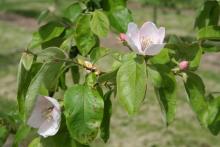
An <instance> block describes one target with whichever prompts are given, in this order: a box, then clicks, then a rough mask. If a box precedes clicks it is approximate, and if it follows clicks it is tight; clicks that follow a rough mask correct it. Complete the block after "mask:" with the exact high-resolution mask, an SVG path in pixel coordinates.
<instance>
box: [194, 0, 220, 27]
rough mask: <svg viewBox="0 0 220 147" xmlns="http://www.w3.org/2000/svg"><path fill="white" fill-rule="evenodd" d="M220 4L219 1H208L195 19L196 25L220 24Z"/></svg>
mask: <svg viewBox="0 0 220 147" xmlns="http://www.w3.org/2000/svg"><path fill="white" fill-rule="evenodd" d="M219 13H220V5H219V3H218V2H217V1H206V2H205V4H204V5H203V7H202V8H201V10H200V11H199V13H198V16H197V18H196V21H195V27H197V28H199V29H200V28H202V27H205V26H212V25H218V20H219Z"/></svg>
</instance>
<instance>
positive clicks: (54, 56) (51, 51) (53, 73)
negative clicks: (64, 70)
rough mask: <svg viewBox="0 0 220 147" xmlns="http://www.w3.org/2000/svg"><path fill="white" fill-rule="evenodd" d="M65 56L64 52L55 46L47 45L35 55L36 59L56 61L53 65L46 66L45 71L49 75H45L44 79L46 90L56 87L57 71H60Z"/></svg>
mask: <svg viewBox="0 0 220 147" xmlns="http://www.w3.org/2000/svg"><path fill="white" fill-rule="evenodd" d="M64 58H65V55H64V52H63V51H62V50H61V49H59V48H56V47H49V48H47V49H44V50H42V51H41V52H40V53H39V54H38V57H37V60H38V61H41V62H46V63H48V62H56V64H54V65H53V66H51V67H50V68H48V71H47V73H49V74H50V75H49V76H46V77H45V78H44V79H43V80H44V84H45V86H46V88H47V89H48V90H54V89H55V88H56V86H57V85H56V84H57V83H58V78H59V77H58V76H59V72H60V71H61V67H62V65H63V61H62V60H63V59H64Z"/></svg>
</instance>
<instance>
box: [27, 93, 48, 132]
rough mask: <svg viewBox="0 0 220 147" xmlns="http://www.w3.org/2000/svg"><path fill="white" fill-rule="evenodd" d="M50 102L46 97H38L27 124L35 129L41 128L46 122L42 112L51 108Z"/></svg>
mask: <svg viewBox="0 0 220 147" xmlns="http://www.w3.org/2000/svg"><path fill="white" fill-rule="evenodd" d="M50 106H51V104H50V102H49V101H48V100H47V99H45V98H44V96H37V100H36V103H35V106H34V109H33V111H32V113H31V116H30V118H29V119H28V122H27V124H28V125H29V126H31V127H33V128H39V127H40V125H41V124H42V122H43V121H44V120H45V118H44V116H43V114H42V111H43V110H45V109H47V108H48V107H50Z"/></svg>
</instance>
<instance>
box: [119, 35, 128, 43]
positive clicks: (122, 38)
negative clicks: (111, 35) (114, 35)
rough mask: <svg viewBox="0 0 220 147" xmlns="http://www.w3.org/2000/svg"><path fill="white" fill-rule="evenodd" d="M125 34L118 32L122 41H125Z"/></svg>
mask: <svg viewBox="0 0 220 147" xmlns="http://www.w3.org/2000/svg"><path fill="white" fill-rule="evenodd" d="M126 37H127V36H126V34H124V33H120V34H119V39H120V40H121V41H122V42H124V41H126Z"/></svg>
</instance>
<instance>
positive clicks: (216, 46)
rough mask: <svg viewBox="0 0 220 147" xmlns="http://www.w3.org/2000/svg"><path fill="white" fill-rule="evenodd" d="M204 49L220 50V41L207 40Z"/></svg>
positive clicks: (207, 50) (209, 50)
mask: <svg viewBox="0 0 220 147" xmlns="http://www.w3.org/2000/svg"><path fill="white" fill-rule="evenodd" d="M201 45H202V47H201V48H202V50H203V51H204V52H219V51H220V42H219V41H211V40H206V41H204V42H203V43H202V44H201Z"/></svg>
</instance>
